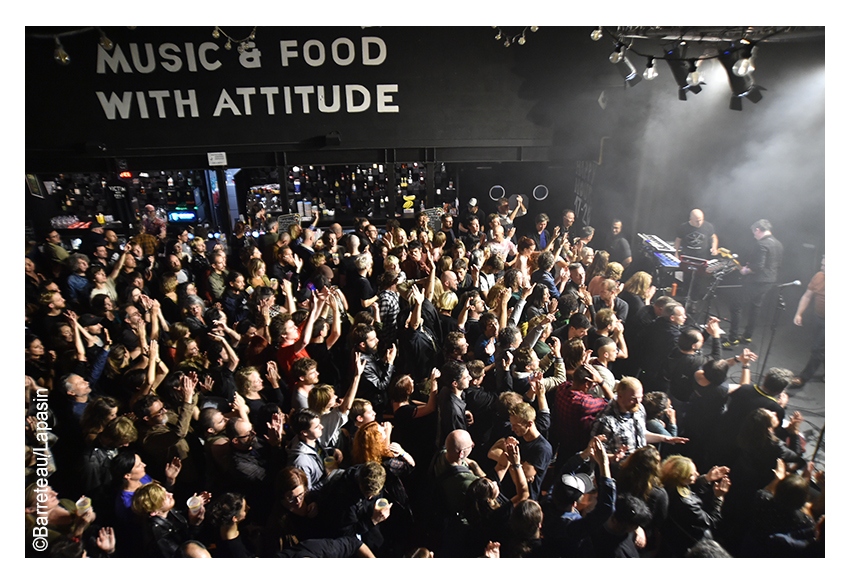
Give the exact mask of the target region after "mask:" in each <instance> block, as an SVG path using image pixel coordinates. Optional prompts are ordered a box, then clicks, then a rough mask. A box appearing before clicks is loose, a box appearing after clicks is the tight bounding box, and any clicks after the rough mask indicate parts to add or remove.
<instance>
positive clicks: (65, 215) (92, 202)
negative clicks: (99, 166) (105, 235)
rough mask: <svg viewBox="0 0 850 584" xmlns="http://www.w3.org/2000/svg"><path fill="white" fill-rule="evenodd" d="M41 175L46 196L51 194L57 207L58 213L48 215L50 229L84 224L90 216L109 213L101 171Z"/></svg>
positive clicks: (73, 227)
mask: <svg viewBox="0 0 850 584" xmlns="http://www.w3.org/2000/svg"><path fill="white" fill-rule="evenodd" d="M41 178H42V180H43V183H44V185H45V188H46V190H47V192H48V196H50V197H53V200H54V201H55V202H56V204H57V205H58V207H59V209H60V213H61V214H60V215H57V216H55V217H52V218H51V219H50V224H51V226H52V227H53V228H54V229H75V228H85V227H88V226H89V225H87V223H89V221H88V220H91V218H93V217H96V216H101V215H104V216H105V215H111V214H112V209H111V207H110V205H109V203H108V198H107V197H106V196H105V194H104V190H105V188H106V180H107V177H106V176H105V175H99V174H59V175H55V176H42V177H41Z"/></svg>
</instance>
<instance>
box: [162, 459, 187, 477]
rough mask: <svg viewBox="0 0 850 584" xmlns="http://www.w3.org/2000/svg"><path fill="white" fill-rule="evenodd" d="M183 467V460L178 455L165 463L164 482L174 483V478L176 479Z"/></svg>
mask: <svg viewBox="0 0 850 584" xmlns="http://www.w3.org/2000/svg"><path fill="white" fill-rule="evenodd" d="M182 468H183V461H182V460H180V457H178V456H175V457H174V458H172V459H171V462H169V463H168V464H166V465H165V482H167V483H170V484H174V481H175V479H177V475H179V474H180V470H181V469H182Z"/></svg>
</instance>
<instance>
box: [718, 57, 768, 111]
mask: <svg viewBox="0 0 850 584" xmlns="http://www.w3.org/2000/svg"><path fill="white" fill-rule="evenodd" d="M735 57H736V55H735V53H734V52H733V51H732V50H729V51H726V52H724V53H721V54H720V57H719V59H720V63H721V64H722V65H723V68H724V69H726V75H727V77H729V86H730V87H731V88H732V97H731V98H730V99H729V109H732V110H735V111H741V110H742V109H743V103H744V102H743V99H742V98H744V97H746V98H747V99H749V100H750V101H751V102H753V103H758V102H759V101H761V98H762V95H761V92H762V90H763V89H764V87H761V86H759V85H756V84H755V80H754V79H753V76H752V75H751V74H749V73H748V74H746V75H744V76H740V75H738V74H737V73H736V72H735V68H736V67H737V62H736V60H735Z"/></svg>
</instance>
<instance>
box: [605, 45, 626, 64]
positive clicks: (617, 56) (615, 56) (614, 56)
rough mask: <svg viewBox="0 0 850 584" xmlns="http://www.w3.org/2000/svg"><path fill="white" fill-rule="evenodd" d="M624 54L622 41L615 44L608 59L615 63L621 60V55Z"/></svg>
mask: <svg viewBox="0 0 850 584" xmlns="http://www.w3.org/2000/svg"><path fill="white" fill-rule="evenodd" d="M625 55H626V49H625V47H624V46H623V43H617V46H615V47H614V52H613V53H611V55H610V56H609V57H608V60H609V61H611V62H612V63H614V64H616V63H619V62H620V61H622V60H623V57H624V56H625Z"/></svg>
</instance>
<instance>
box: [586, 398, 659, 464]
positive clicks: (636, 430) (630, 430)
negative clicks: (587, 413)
mask: <svg viewBox="0 0 850 584" xmlns="http://www.w3.org/2000/svg"><path fill="white" fill-rule="evenodd" d="M590 433H591V435H592V436H598V435H600V434H601V435H604V436H605V437H606V438H607V439H608V440H607V441H606V442H605V450H607V451H608V452H616V451H617V450H618V449H619V448H620V447H621V446H625V447H626V456H628V455H629V454H631V453H632V452H634V451H635V450H637V449H638V448H643V447H644V446H646V410H645V409H644V408H643V404H641V405H640V409H639V410H638V411H636V412H634V413H631V412H621V411H620V408H619V407H618V405H617V400H616V399H612V400H611V401H610V402H608V405H607V406H605V409H604V410H603V411H602V413H601V414H599V417H597V418H596V421H595V422H594V423H593V427H592V428H591V431H590Z"/></svg>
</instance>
